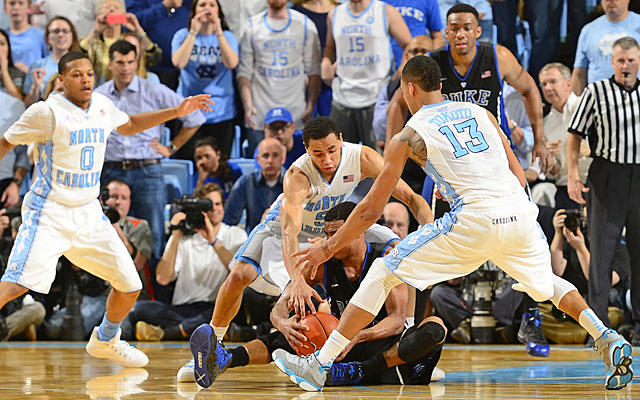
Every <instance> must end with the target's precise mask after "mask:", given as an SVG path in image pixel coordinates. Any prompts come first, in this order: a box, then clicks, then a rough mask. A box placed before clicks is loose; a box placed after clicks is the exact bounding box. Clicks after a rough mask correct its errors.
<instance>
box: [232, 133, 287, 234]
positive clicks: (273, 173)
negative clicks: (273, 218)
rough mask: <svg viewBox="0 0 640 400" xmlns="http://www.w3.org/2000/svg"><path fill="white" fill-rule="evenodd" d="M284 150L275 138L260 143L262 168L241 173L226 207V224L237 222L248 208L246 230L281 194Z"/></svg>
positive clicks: (259, 162) (257, 220)
mask: <svg viewBox="0 0 640 400" xmlns="http://www.w3.org/2000/svg"><path fill="white" fill-rule="evenodd" d="M284 149H285V148H284V146H283V145H282V144H280V142H279V141H278V140H277V139H274V138H266V139H263V140H262V141H261V142H260V144H258V148H257V149H256V150H257V151H258V155H257V156H256V160H257V162H258V164H260V169H258V170H257V171H254V172H253V173H251V174H249V175H242V176H241V177H240V179H238V180H237V181H236V183H235V184H234V185H233V188H232V189H231V193H230V194H229V198H228V199H227V205H226V207H225V210H224V214H225V217H224V222H225V223H226V224H228V225H237V224H238V223H239V222H240V218H241V217H242V210H247V223H246V225H245V230H246V231H247V233H250V232H251V231H252V230H253V228H255V226H256V225H258V224H259V223H260V221H261V219H262V215H263V214H264V211H265V210H267V209H268V208H269V206H271V204H272V203H273V202H274V201H275V200H276V198H277V197H278V196H279V195H280V193H282V180H283V179H284V174H285V172H287V170H286V169H285V168H284V167H283V166H282V164H283V162H284V151H285V150H284Z"/></svg>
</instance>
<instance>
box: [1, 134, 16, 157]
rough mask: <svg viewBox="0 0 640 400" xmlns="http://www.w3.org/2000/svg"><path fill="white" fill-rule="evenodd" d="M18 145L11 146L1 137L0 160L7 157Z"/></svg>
mask: <svg viewBox="0 0 640 400" xmlns="http://www.w3.org/2000/svg"><path fill="white" fill-rule="evenodd" d="M14 147H16V145H14V144H11V143H9V142H8V141H7V139H5V138H4V137H0V160H2V159H3V158H4V156H6V155H7V153H8V152H10V151H11V150H12V149H13V148H14Z"/></svg>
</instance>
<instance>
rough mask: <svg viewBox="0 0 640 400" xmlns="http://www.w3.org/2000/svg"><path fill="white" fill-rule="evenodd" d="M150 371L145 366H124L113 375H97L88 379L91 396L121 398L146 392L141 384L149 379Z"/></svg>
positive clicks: (88, 391) (88, 389)
mask: <svg viewBox="0 0 640 400" xmlns="http://www.w3.org/2000/svg"><path fill="white" fill-rule="evenodd" d="M148 377H149V373H148V372H147V371H146V370H145V369H143V368H123V369H121V370H119V371H118V372H117V373H116V374H114V375H111V376H96V377H94V378H91V379H89V380H88V381H87V384H86V389H87V394H88V395H89V398H91V399H96V400H97V399H104V398H113V399H121V398H125V397H128V396H130V395H135V394H138V393H143V392H146V390H144V389H143V388H141V387H140V386H139V385H140V384H142V383H143V382H144V381H146V380H147V378H148Z"/></svg>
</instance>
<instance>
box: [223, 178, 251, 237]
mask: <svg viewBox="0 0 640 400" xmlns="http://www.w3.org/2000/svg"><path fill="white" fill-rule="evenodd" d="M247 178H249V177H248V176H246V177H242V178H240V179H238V180H237V181H236V183H234V184H233V187H232V188H231V192H230V193H229V197H228V198H227V204H226V205H225V207H224V219H223V220H222V222H224V223H225V224H227V225H238V223H239V222H240V218H242V210H244V208H245V205H246V204H245V200H246V191H245V189H246V186H247Z"/></svg>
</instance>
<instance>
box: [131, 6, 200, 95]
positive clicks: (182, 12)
mask: <svg viewBox="0 0 640 400" xmlns="http://www.w3.org/2000/svg"><path fill="white" fill-rule="evenodd" d="M126 1H127V9H128V10H129V12H132V13H133V14H135V15H136V17H137V18H138V21H139V22H140V25H141V26H142V28H143V29H144V31H145V32H147V34H148V35H149V40H151V41H152V42H153V43H157V44H158V46H159V47H160V49H161V50H162V61H161V62H160V64H158V65H156V66H155V67H154V68H153V72H155V73H156V74H157V75H158V77H159V78H160V81H161V82H162V83H164V84H165V85H167V86H169V87H170V88H171V89H173V90H176V89H177V88H178V76H179V75H180V71H178V70H177V69H176V68H175V67H174V66H173V63H172V62H171V41H172V40H173V35H174V34H175V33H176V32H177V31H178V29H181V28H183V27H185V26H186V25H187V24H188V23H189V9H190V8H191V1H192V0H126Z"/></svg>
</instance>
